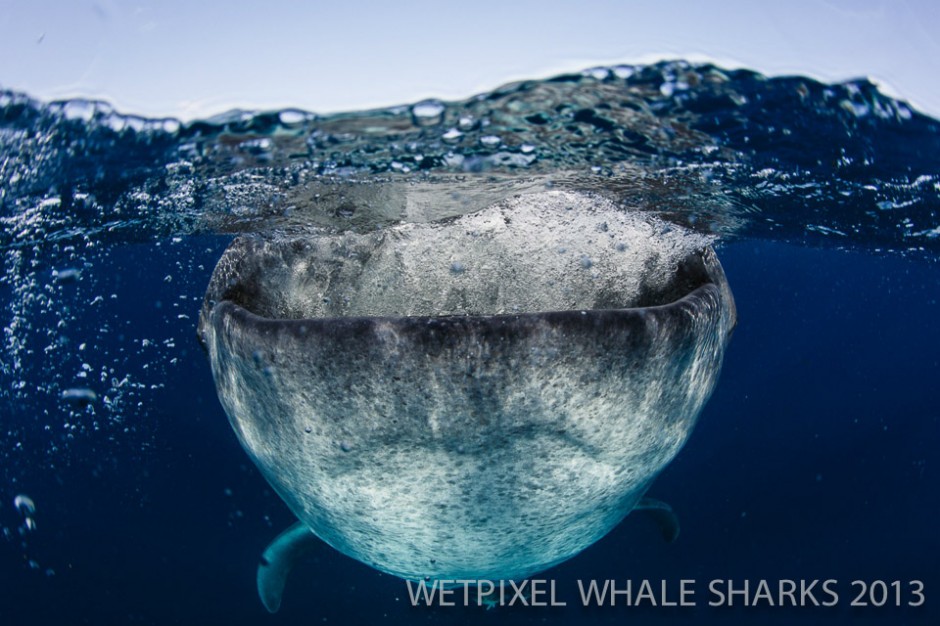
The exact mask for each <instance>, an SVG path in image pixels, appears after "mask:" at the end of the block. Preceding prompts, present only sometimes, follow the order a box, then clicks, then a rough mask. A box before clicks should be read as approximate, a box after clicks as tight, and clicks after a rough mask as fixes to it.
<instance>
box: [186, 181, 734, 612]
mask: <svg viewBox="0 0 940 626" xmlns="http://www.w3.org/2000/svg"><path fill="white" fill-rule="evenodd" d="M708 244H709V240H708V239H707V238H705V237H703V236H701V235H695V234H692V233H690V232H687V231H685V230H683V229H681V228H679V227H676V226H667V225H666V224H665V223H663V222H660V221H659V220H656V219H654V218H652V217H649V216H647V215H643V214H639V213H630V212H626V211H623V210H620V209H618V208H616V207H614V206H613V205H611V204H609V203H608V202H607V201H605V200H602V199H599V198H594V197H589V196H585V195H580V194H573V193H567V192H549V193H542V194H535V195H527V196H520V197H517V198H513V199H511V200H508V201H505V202H502V203H499V204H496V205H494V206H492V207H490V208H488V209H485V210H484V211H481V212H479V213H476V214H472V215H468V216H464V217H461V218H457V219H452V220H449V221H446V222H441V223H432V224H407V225H402V226H397V227H392V228H388V229H385V230H383V231H379V232H375V233H367V234H354V233H347V234H342V235H330V236H326V235H325V236H323V237H321V238H315V239H305V240H297V239H294V240H288V239H285V240H274V241H272V240H262V239H256V238H241V239H237V240H236V241H235V242H234V243H233V244H232V245H231V246H230V248H229V249H228V250H227V251H226V253H225V255H224V256H223V257H222V259H221V260H220V262H219V264H218V266H217V267H216V270H215V272H214V274H213V278H212V281H211V283H210V285H209V288H208V291H207V294H206V299H205V303H204V306H203V309H202V311H201V314H200V321H199V334H200V338H201V340H202V341H203V343H204V345H205V346H206V348H207V350H208V353H209V357H210V361H211V364H212V371H213V375H214V378H215V382H216V386H217V388H218V392H219V398H220V400H221V401H222V405H223V406H224V408H225V410H226V412H227V414H228V415H229V418H230V420H231V423H232V425H233V427H234V429H235V431H236V433H237V434H238V437H239V439H240V441H241V442H242V445H243V446H244V447H245V449H246V450H247V451H248V453H249V454H250V455H251V457H252V459H253V460H254V461H255V463H256V464H257V465H258V467H259V468H260V469H261V471H262V472H263V473H264V475H265V477H266V478H267V479H268V480H269V481H270V483H271V484H272V486H273V487H274V489H275V490H276V491H277V492H278V493H279V494H280V495H281V497H282V498H283V499H284V501H285V502H286V503H287V504H288V506H289V507H290V508H291V510H292V511H293V512H294V513H295V514H296V515H297V517H298V518H299V519H300V521H301V523H302V524H303V525H304V526H306V527H307V528H309V529H310V530H311V531H312V532H313V533H315V534H316V535H317V536H318V537H320V538H321V539H323V540H324V541H325V542H327V543H328V544H330V545H331V546H333V547H334V548H336V549H338V550H340V551H341V552H343V553H345V554H347V555H349V556H352V557H354V558H356V559H358V560H360V561H362V562H364V563H367V564H369V565H371V566H373V567H375V568H377V569H380V570H382V571H385V572H389V573H391V574H394V575H396V576H400V577H402V578H406V579H415V580H417V579H427V578H430V579H521V578H525V577H526V576H529V575H531V574H533V573H535V572H538V571H540V570H543V569H545V568H547V567H550V566H551V565H553V564H556V563H558V562H560V561H563V560H565V559H567V558H569V557H571V556H573V555H575V554H577V553H578V552H580V551H581V550H583V549H584V548H586V547H587V546H589V545H591V544H592V543H593V542H595V541H596V540H598V539H599V538H600V537H602V536H603V535H604V534H606V533H607V532H608V531H610V530H611V528H613V527H614V526H615V525H616V524H617V523H618V522H620V520H622V519H623V518H624V516H626V515H627V514H628V513H629V512H630V511H631V510H632V509H634V508H635V507H636V506H637V504H638V502H639V501H640V499H641V498H642V497H643V495H644V494H645V492H646V490H647V488H648V487H649V485H650V483H651V482H652V481H653V479H654V478H655V477H656V475H657V474H658V473H659V472H660V471H661V470H662V469H663V468H664V467H665V465H666V464H667V463H668V462H669V461H670V460H671V459H672V458H673V457H674V456H675V455H676V453H677V452H678V451H679V449H680V448H681V447H682V445H683V444H684V443H685V441H686V439H687V438H688V436H689V434H690V432H691V430H692V427H693V425H694V423H695V420H696V417H697V415H698V413H699V411H700V409H701V408H702V406H703V404H704V403H705V401H706V400H707V398H708V396H709V394H710V393H711V391H712V388H713V387H714V384H715V382H716V380H717V378H718V373H719V369H720V365H721V359H722V355H723V352H724V348H725V345H726V343H727V341H728V339H729V337H730V334H731V331H732V329H733V327H734V324H735V319H736V317H735V316H736V314H735V308H734V303H733V299H732V297H731V292H730V290H729V288H728V285H727V281H726V279H725V276H724V273H723V272H722V270H721V266H720V265H719V263H718V261H717V259H716V258H715V255H714V253H713V251H712V250H711V248H710V247H709V245H708ZM670 515H671V512H670ZM301 534H302V533H301ZM282 552H283V551H282ZM278 602H279V598H278Z"/></svg>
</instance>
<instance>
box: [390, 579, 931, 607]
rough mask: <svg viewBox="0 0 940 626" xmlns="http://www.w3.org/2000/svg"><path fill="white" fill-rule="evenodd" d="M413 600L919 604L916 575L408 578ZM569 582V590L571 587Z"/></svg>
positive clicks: (921, 589) (445, 603)
mask: <svg viewBox="0 0 940 626" xmlns="http://www.w3.org/2000/svg"><path fill="white" fill-rule="evenodd" d="M406 586H407V589H408V596H409V599H410V601H411V604H412V606H436V607H438V606H439V607H449V606H473V605H479V606H486V607H489V608H493V607H498V606H516V607H519V606H521V607H565V606H569V605H574V606H584V607H587V606H598V607H605V606H606V607H696V606H709V607H716V608H717V607H820V608H829V607H835V606H839V605H841V604H848V605H849V606H852V607H886V606H895V607H915V608H916V607H921V606H923V605H924V604H925V601H926V590H925V585H924V583H923V582H922V581H920V580H852V581H840V580H837V579H834V578H827V579H819V578H814V579H778V580H768V579H759V580H749V579H721V578H715V579H711V580H708V581H700V580H696V579H679V580H647V579H640V580H632V579H604V580H593V579H592V580H581V579H579V580H576V581H574V584H573V585H567V584H562V583H559V581H556V580H552V579H526V580H522V581H514V580H470V579H460V580H434V581H421V582H413V581H406ZM569 587H570V588H569Z"/></svg>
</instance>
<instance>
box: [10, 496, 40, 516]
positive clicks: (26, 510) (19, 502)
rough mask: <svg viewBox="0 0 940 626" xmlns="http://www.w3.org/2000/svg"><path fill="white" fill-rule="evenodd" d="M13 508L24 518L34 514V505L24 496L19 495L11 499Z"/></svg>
mask: <svg viewBox="0 0 940 626" xmlns="http://www.w3.org/2000/svg"><path fill="white" fill-rule="evenodd" d="M13 507H14V508H15V509H16V510H17V511H19V513H20V515H23V516H26V517H28V516H30V515H32V514H33V513H35V512H36V503H35V502H33V499H32V498H30V497H29V496H27V495H25V494H20V495H18V496H16V497H15V498H13Z"/></svg>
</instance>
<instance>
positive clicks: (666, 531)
mask: <svg viewBox="0 0 940 626" xmlns="http://www.w3.org/2000/svg"><path fill="white" fill-rule="evenodd" d="M633 510H634V511H643V512H645V513H646V514H647V515H648V516H650V517H651V518H652V519H653V521H654V522H656V525H657V526H658V527H659V532H660V533H662V535H663V539H665V540H666V542H667V543H672V542H673V541H675V540H676V537H678V536H679V516H677V515H676V513H675V511H673V510H672V507H671V506H669V505H668V504H666V503H665V502H660V501H659V500H656V499H655V498H643V499H641V500H640V502H639V504H637V505H636V507H635V508H634V509H633Z"/></svg>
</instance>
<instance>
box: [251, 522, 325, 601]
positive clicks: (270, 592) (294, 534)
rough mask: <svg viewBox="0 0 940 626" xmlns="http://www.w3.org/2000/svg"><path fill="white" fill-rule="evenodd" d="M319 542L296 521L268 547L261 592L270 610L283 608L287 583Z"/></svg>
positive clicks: (261, 570)
mask: <svg viewBox="0 0 940 626" xmlns="http://www.w3.org/2000/svg"><path fill="white" fill-rule="evenodd" d="M319 543H320V540H319V539H317V536H316V535H314V534H313V533H312V532H310V529H309V528H307V527H306V526H304V525H303V524H301V523H300V522H297V523H296V524H294V525H293V526H291V527H290V528H288V529H287V530H285V531H284V532H282V533H281V534H280V535H278V536H277V537H275V538H274V541H272V542H271V544H270V545H269V546H268V547H267V548H265V550H264V553H263V554H262V555H261V562H260V563H259V564H258V595H259V596H261V603H262V604H263V605H264V608H266V609H267V610H268V612H269V613H277V610H278V609H279V608H281V596H282V595H283V594H284V585H286V584H287V576H288V575H289V574H290V571H291V570H292V569H294V564H295V563H297V560H298V559H300V558H301V557H302V556H304V555H305V554H306V553H307V552H309V551H310V550H311V548H313V547H314V546H316V545H318V544H319Z"/></svg>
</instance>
